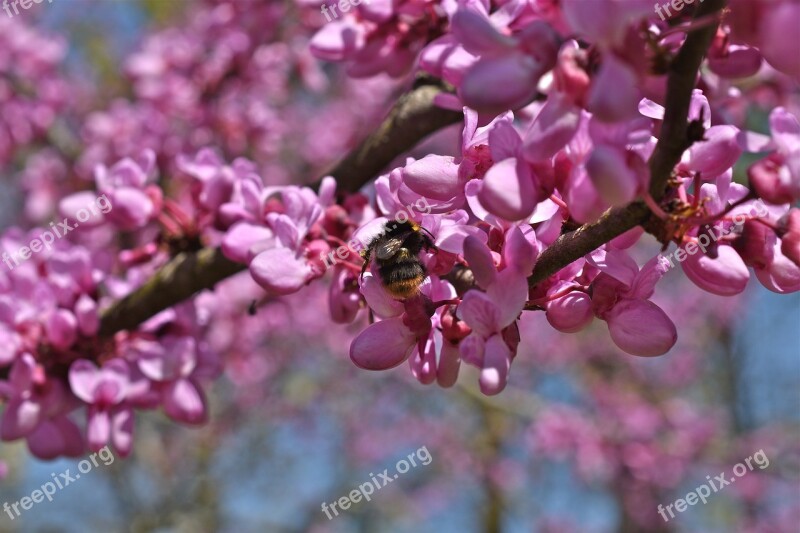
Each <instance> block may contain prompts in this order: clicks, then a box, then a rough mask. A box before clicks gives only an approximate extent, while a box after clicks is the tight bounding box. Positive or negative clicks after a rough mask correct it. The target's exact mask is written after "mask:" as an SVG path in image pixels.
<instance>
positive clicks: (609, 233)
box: [528, 0, 725, 286]
mask: <svg viewBox="0 0 800 533" xmlns="http://www.w3.org/2000/svg"><path fill="white" fill-rule="evenodd" d="M699 6H700V7H699V8H698V9H697V11H696V12H695V17H694V18H695V20H697V19H699V18H701V17H707V16H708V15H711V14H714V13H716V12H718V11H720V10H722V9H723V8H724V7H725V0H706V1H705V2H703V3H701V4H700V5H699ZM718 25H719V22H716V23H714V24H709V25H705V26H702V27H700V28H698V29H696V30H693V31H691V32H690V33H689V35H688V36H687V37H686V40H685V41H684V43H683V46H681V49H680V51H679V52H678V54H677V55H676V56H675V58H674V59H673V60H672V62H671V64H670V69H669V74H668V78H667V96H666V103H665V106H664V107H665V110H664V121H663V123H662V125H661V134H660V136H659V139H658V143H657V144H656V148H655V150H654V151H653V154H652V155H651V156H650V160H649V161H648V166H649V168H650V195H651V196H652V197H653V199H654V200H656V201H659V200H661V199H662V198H663V197H664V194H665V193H666V190H667V182H668V180H669V177H670V176H671V175H672V170H673V169H674V168H675V165H677V164H678V162H679V161H680V159H681V155H682V154H683V152H684V151H685V150H686V149H687V148H688V147H689V146H690V145H691V139H690V136H688V135H687V130H688V126H689V124H688V122H687V120H688V116H689V104H690V102H691V99H692V90H693V89H694V87H695V83H696V81H697V73H698V71H699V69H700V64H701V63H702V61H703V56H704V55H705V53H706V50H708V47H709V46H710V45H711V40H712V39H713V38H714V35H715V34H716V32H717V26H718ZM650 214H651V213H650V210H649V209H648V208H647V207H646V206H645V205H644V204H643V203H642V202H641V201H637V202H633V203H631V204H629V205H627V206H625V207H623V208H616V209H609V210H608V211H606V212H605V213H603V215H602V216H601V217H600V219H599V220H597V221H596V222H592V223H590V224H584V225H583V226H581V227H580V228H578V229H577V230H575V231H572V232H570V233H566V234H564V235H561V236H560V237H559V238H558V239H557V240H556V242H554V243H553V244H552V245H551V246H550V247H549V248H547V249H546V250H545V251H543V252H542V254H541V255H540V256H539V259H538V260H537V261H536V266H535V267H534V269H533V273H532V274H531V275H530V277H529V278H528V284H529V285H530V286H533V285H536V284H537V283H540V282H542V281H544V280H546V279H547V278H549V277H550V276H552V275H553V274H555V273H556V272H558V271H559V270H561V269H562V268H564V267H565V266H567V265H569V264H570V263H572V262H573V261H576V260H578V259H580V258H581V257H583V256H584V255H586V254H588V253H590V252H592V251H593V250H596V249H597V248H599V247H600V246H602V245H603V244H605V243H606V242H608V241H610V240H611V239H613V238H614V237H618V236H619V235H622V234H623V233H625V232H626V231H628V230H629V229H631V228H634V227H636V226H639V225H643V224H645V223H646V222H647V219H648V218H649V217H650Z"/></svg>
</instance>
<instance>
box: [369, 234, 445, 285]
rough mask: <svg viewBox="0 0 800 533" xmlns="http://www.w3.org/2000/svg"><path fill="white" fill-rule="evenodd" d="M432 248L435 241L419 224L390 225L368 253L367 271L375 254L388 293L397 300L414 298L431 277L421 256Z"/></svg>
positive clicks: (374, 240) (372, 243)
mask: <svg viewBox="0 0 800 533" xmlns="http://www.w3.org/2000/svg"><path fill="white" fill-rule="evenodd" d="M430 248H433V241H432V240H431V239H430V237H428V235H426V234H425V233H423V232H422V230H421V227H420V226H418V225H417V224H415V223H413V222H389V223H387V225H386V227H385V229H384V232H383V233H382V234H380V235H378V236H377V237H375V238H374V239H373V240H372V241H371V242H370V243H369V245H368V246H367V249H366V250H365V251H364V259H365V264H364V269H366V268H367V266H368V264H369V261H370V258H371V257H372V255H373V254H374V255H375V263H376V265H377V267H378V269H377V270H378V271H377V277H378V278H379V279H380V281H381V284H382V285H383V287H384V288H385V289H386V291H387V292H389V294H391V295H392V296H393V297H395V298H397V299H405V298H410V297H412V296H414V295H415V294H417V293H418V292H419V287H420V285H422V282H423V281H425V277H426V276H427V275H428V273H427V270H426V269H425V265H423V264H422V262H421V261H420V258H419V254H420V253H421V252H422V251H423V250H427V249H430ZM362 273H363V270H362Z"/></svg>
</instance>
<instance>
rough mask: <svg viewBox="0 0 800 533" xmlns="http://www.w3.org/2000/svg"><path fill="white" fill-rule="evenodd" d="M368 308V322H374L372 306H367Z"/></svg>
mask: <svg viewBox="0 0 800 533" xmlns="http://www.w3.org/2000/svg"><path fill="white" fill-rule="evenodd" d="M368 309H369V323H370V324H374V323H375V314H374V313H373V312H372V308H371V307H370V308H368Z"/></svg>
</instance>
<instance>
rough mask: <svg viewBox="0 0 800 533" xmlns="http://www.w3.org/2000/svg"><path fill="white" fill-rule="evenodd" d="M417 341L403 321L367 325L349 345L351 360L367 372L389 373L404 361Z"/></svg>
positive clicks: (395, 319)
mask: <svg viewBox="0 0 800 533" xmlns="http://www.w3.org/2000/svg"><path fill="white" fill-rule="evenodd" d="M415 340H416V338H415V337H414V334H413V333H411V330H409V329H408V327H406V325H405V324H403V319H402V318H399V317H398V318H389V319H387V320H381V321H380V322H376V323H374V324H371V325H370V326H368V327H367V328H366V329H365V330H363V331H362V332H361V333H359V335H358V337H356V338H355V339H354V340H353V342H352V344H350V359H351V360H352V361H353V363H355V365H356V366H357V367H359V368H363V369H364V370H387V369H389V368H394V367H396V366H397V365H399V364H400V363H402V362H403V361H405V360H406V359H407V358H408V356H409V354H410V353H411V350H412V349H413V347H414V342H415Z"/></svg>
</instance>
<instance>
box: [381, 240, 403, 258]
mask: <svg viewBox="0 0 800 533" xmlns="http://www.w3.org/2000/svg"><path fill="white" fill-rule="evenodd" d="M402 247H403V239H400V238H397V237H393V238H390V239H385V240H384V241H383V242H381V243H380V244H378V245H377V246H376V247H375V257H377V258H378V259H381V260H386V259H391V258H392V257H394V255H395V254H396V253H397V252H398V251H400V248H402Z"/></svg>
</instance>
